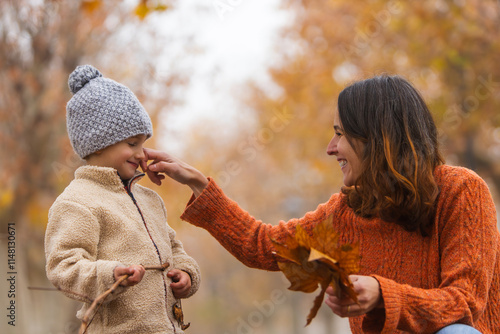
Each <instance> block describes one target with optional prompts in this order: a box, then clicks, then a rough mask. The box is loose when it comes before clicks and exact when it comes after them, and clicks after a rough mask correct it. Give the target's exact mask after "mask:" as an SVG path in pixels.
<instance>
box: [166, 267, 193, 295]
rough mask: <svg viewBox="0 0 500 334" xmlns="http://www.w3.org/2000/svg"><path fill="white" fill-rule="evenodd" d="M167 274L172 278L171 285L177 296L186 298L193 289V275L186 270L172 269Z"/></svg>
mask: <svg viewBox="0 0 500 334" xmlns="http://www.w3.org/2000/svg"><path fill="white" fill-rule="evenodd" d="M167 276H168V277H170V278H171V279H172V283H170V287H171V288H172V292H173V293H174V297H175V298H178V299H179V298H186V297H187V296H188V295H189V290H190V289H191V276H189V274H188V273H187V272H185V271H182V270H179V269H172V270H170V271H169V272H168V273H167Z"/></svg>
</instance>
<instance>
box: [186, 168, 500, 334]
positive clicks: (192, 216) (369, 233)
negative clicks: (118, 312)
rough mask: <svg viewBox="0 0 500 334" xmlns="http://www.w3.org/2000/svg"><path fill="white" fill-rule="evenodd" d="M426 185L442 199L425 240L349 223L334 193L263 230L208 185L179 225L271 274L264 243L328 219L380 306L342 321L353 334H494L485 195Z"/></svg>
mask: <svg viewBox="0 0 500 334" xmlns="http://www.w3.org/2000/svg"><path fill="white" fill-rule="evenodd" d="M434 176H435V179H436V182H437V183H438V185H439V187H440V190H441V192H440V195H439V197H438V199H437V203H436V214H435V218H434V225H433V228H432V232H431V236H429V237H422V236H421V235H420V234H419V233H417V232H407V231H405V230H404V229H403V228H402V227H400V226H399V225H396V224H393V223H388V222H385V221H382V220H381V219H379V218H372V219H366V218H361V217H359V216H356V215H355V214H354V212H353V210H352V209H350V208H349V207H348V206H347V204H346V201H345V197H344V195H342V194H340V193H337V194H334V195H332V197H331V198H330V200H329V201H328V202H326V203H324V204H321V205H319V206H318V207H317V209H316V210H315V211H312V212H309V213H307V214H306V215H305V216H304V217H302V218H300V219H292V220H290V221H288V222H284V221H281V222H279V224H278V225H269V224H264V223H262V222H261V221H258V220H256V219H255V218H254V217H252V216H251V215H249V214H248V213H247V212H245V211H244V210H243V209H241V208H240V207H239V206H238V204H237V203H236V202H234V201H232V200H230V199H229V198H228V197H226V196H225V195H224V193H223V192H222V190H221V189H220V188H219V187H218V186H217V185H216V184H215V183H214V181H213V180H212V179H210V182H209V185H208V187H207V188H206V189H205V190H204V191H203V192H202V194H200V196H198V198H196V199H195V198H194V197H192V198H191V200H190V202H189V203H188V206H187V208H186V210H185V212H184V213H183V215H182V217H181V218H182V219H184V220H186V221H188V222H190V223H192V224H194V225H196V226H200V227H202V228H204V229H206V230H208V231H209V232H210V233H211V234H212V235H213V236H214V237H215V238H216V239H217V240H218V241H219V242H220V243H221V244H222V245H223V246H224V247H225V248H226V249H227V250H228V251H229V252H231V254H233V255H234V256H235V257H236V258H238V259H239V260H240V261H241V262H243V263H244V264H246V265H247V266H249V267H252V268H259V269H265V270H279V268H278V266H277V263H276V258H275V256H274V255H273V253H272V252H273V250H274V249H273V246H272V244H271V242H270V240H269V236H270V237H272V238H274V239H277V240H279V241H284V239H285V236H286V235H288V234H290V235H294V234H295V230H296V226H297V224H300V225H302V226H303V227H304V228H305V229H306V230H307V231H308V232H309V233H311V231H312V229H313V228H314V226H315V225H316V224H318V223H319V222H321V221H323V220H324V219H326V218H327V217H328V216H330V215H332V216H333V224H334V228H335V230H336V231H337V232H338V233H339V235H340V243H359V247H360V253H361V256H362V258H361V271H360V273H359V274H360V275H371V276H373V277H375V278H376V279H377V280H378V281H379V283H380V287H381V291H382V297H383V300H384V305H385V308H383V309H378V310H376V311H372V312H369V313H368V314H366V315H364V316H358V317H352V318H350V319H349V322H350V326H351V330H352V332H353V333H435V332H436V331H437V330H439V329H440V328H442V327H445V326H447V325H449V324H452V323H463V324H467V325H471V326H473V327H474V328H476V329H478V330H479V331H481V333H483V334H489V333H499V328H500V309H499V307H498V306H499V305H500V276H499V273H500V256H499V255H500V248H499V232H498V229H497V219H496V211H495V207H494V204H493V201H492V198H491V194H490V191H489V189H488V187H487V185H486V183H485V182H484V181H483V180H482V179H481V178H480V177H479V176H478V175H477V174H475V173H474V172H472V171H470V170H468V169H465V168H461V167H450V166H439V167H437V168H436V170H435V172H434ZM332 316H333V315H332Z"/></svg>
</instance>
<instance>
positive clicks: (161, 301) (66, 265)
mask: <svg viewBox="0 0 500 334" xmlns="http://www.w3.org/2000/svg"><path fill="white" fill-rule="evenodd" d="M141 177H142V176H141V175H136V177H134V178H133V179H132V180H131V181H130V182H129V184H128V189H129V190H130V194H131V195H132V196H131V195H130V194H129V193H128V191H127V188H126V187H125V186H124V184H123V182H122V180H121V179H120V177H119V176H118V174H117V172H116V170H115V169H113V168H106V167H94V166H84V167H80V168H79V169H77V171H76V172H75V179H74V180H73V181H72V182H71V183H70V184H69V186H68V187H67V188H66V189H65V190H64V192H63V193H62V194H61V195H60V196H59V197H58V198H57V199H56V201H55V202H54V204H53V205H52V207H51V208H50V211H49V222H48V225H47V230H46V235H45V256H46V261H47V263H46V270H47V277H48V278H49V280H50V281H51V282H52V284H54V285H55V286H56V287H58V288H60V289H61V290H62V291H63V292H65V294H66V295H68V296H69V297H70V298H74V299H77V300H80V301H83V302H84V305H83V307H82V308H81V309H80V311H78V313H77V317H78V318H79V319H82V317H83V315H84V313H85V311H86V310H87V308H88V307H89V306H90V304H89V303H88V302H85V300H84V299H83V298H82V297H81V295H83V296H87V297H89V298H91V299H95V298H96V297H97V296H98V295H99V294H101V293H103V292H104V291H106V290H107V289H109V288H110V287H111V285H112V284H113V283H114V282H115V280H114V277H113V270H114V268H115V267H117V266H129V265H133V264H141V265H144V266H156V265H161V264H163V263H165V262H168V263H169V264H170V265H169V267H168V268H167V269H166V270H165V271H163V272H162V271H159V270H147V271H146V273H145V275H144V278H143V279H142V281H141V282H139V284H137V285H135V286H132V287H128V288H124V287H120V288H119V289H118V291H117V292H116V293H114V294H112V295H110V296H108V298H107V299H106V302H105V304H104V305H103V306H101V308H100V309H99V312H97V315H96V317H95V319H94V320H93V321H92V324H91V325H90V326H89V328H88V331H87V332H88V333H106V334H114V333H117V334H118V333H120V334H123V333H134V334H140V333H144V334H152V333H183V331H182V330H181V329H180V326H179V324H178V323H177V321H176V320H175V318H174V316H173V313H172V307H173V305H174V304H175V303H176V301H177V300H176V299H175V298H174V296H173V293H172V289H171V288H170V283H171V279H170V278H168V277H167V272H168V271H170V270H172V269H174V268H176V269H180V270H184V271H186V272H187V273H189V275H190V276H191V281H192V287H191V291H190V295H192V294H193V293H195V292H196V290H197V289H198V286H199V284H200V271H199V266H198V264H197V263H196V262H195V260H194V259H192V258H191V257H189V256H188V255H187V254H186V252H185V251H184V249H183V247H182V244H181V242H180V241H178V240H176V239H175V231H174V230H173V229H172V228H171V227H170V226H169V225H168V224H167V214H166V210H165V207H164V204H163V201H162V199H161V198H160V196H158V194H156V193H155V192H154V191H152V190H150V189H148V188H145V187H142V186H140V185H138V184H136V181H137V180H138V179H140V178H141ZM134 202H135V203H134ZM71 292H75V294H73V293H71Z"/></svg>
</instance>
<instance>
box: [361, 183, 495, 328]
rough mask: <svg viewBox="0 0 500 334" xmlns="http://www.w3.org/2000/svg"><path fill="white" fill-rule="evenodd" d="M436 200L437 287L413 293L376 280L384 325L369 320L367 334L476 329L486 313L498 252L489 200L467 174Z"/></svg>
mask: <svg viewBox="0 0 500 334" xmlns="http://www.w3.org/2000/svg"><path fill="white" fill-rule="evenodd" d="M440 196H444V197H443V199H442V200H440V204H439V205H438V208H437V216H436V217H437V219H436V224H437V227H436V228H435V229H434V231H437V232H436V233H438V236H439V251H440V258H441V261H440V265H441V270H440V272H441V274H440V275H441V280H440V285H439V287H438V288H436V289H421V288H415V287H412V286H409V285H402V284H398V283H396V282H394V281H393V280H390V279H387V278H384V277H380V276H374V277H375V278H376V279H377V280H378V281H379V283H380V287H381V291H382V296H383V299H384V305H385V322H384V324H383V328H377V326H376V324H377V323H379V324H380V318H379V319H377V316H378V317H380V312H378V311H377V312H374V313H373V314H368V315H367V316H366V317H365V320H364V322H363V329H364V330H365V331H367V332H371V331H378V332H380V331H381V332H382V333H393V332H394V331H395V330H396V329H398V330H403V331H407V332H412V333H434V332H436V331H437V330H439V329H441V328H442V327H445V326H447V325H449V324H452V323H463V324H467V325H470V326H474V324H475V321H477V319H478V318H479V317H480V316H481V314H482V313H483V312H484V310H485V308H486V302H487V300H488V291H489V289H490V286H491V282H492V279H493V274H494V270H495V265H496V263H497V260H498V259H497V258H496V257H497V252H498V248H499V234H498V229H497V221H496V211H495V207H494V204H493V200H492V198H491V194H490V192H489V190H488V187H487V185H486V184H485V182H484V181H483V180H482V179H480V178H479V177H478V176H477V175H475V174H472V175H471V174H469V176H467V177H466V178H463V179H462V182H457V183H455V182H454V184H451V182H450V184H448V185H445V186H443V188H442V189H441V195H440Z"/></svg>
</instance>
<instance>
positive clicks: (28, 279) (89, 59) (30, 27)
mask: <svg viewBox="0 0 500 334" xmlns="http://www.w3.org/2000/svg"><path fill="white" fill-rule="evenodd" d="M141 6H142V7H146V8H147V10H146V12H144V10H143V12H141V13H140V12H139V11H140V10H139V9H138V8H139V7H141ZM165 9H167V5H166V3H164V2H162V1H142V0H141V1H139V0H137V2H136V7H135V8H131V6H130V4H129V5H128V6H127V5H126V4H122V2H120V1H98V0H81V1H59V0H46V1H29V0H26V1H25V0H7V1H1V2H0V120H1V122H0V141H1V143H2V145H1V146H0V161H1V163H2V166H1V167H2V168H1V169H0V184H2V187H1V188H0V225H1V229H2V231H1V232H0V233H1V235H2V239H1V240H0V241H1V246H2V249H7V246H6V244H4V242H5V240H6V236H7V224H8V223H10V222H13V223H15V228H16V268H15V270H16V271H17V272H18V276H17V282H16V285H17V294H16V302H17V322H16V327H15V328H13V327H12V326H7V324H6V322H5V321H4V322H2V324H1V326H0V331H1V332H5V331H4V329H5V328H4V327H3V326H7V327H6V328H7V329H9V330H12V329H15V330H16V333H21V332H22V333H28V332H29V333H38V332H40V333H42V332H43V333H47V332H60V331H63V330H64V331H65V332H72V330H71V328H73V327H72V326H74V322H75V321H76V318H75V316H74V315H75V310H76V309H75V307H74V305H73V304H71V303H69V301H68V300H66V297H63V296H62V295H60V296H59V294H58V293H53V295H52V296H48V295H47V294H46V293H43V292H36V293H32V292H28V290H27V289H26V287H27V286H28V285H35V286H40V285H42V286H43V285H46V284H47V281H46V279H45V268H44V257H43V235H44V228H45V224H46V222H47V213H48V209H49V207H50V205H51V204H52V202H53V201H54V199H55V197H56V196H57V195H59V193H60V192H61V191H62V189H63V188H64V187H65V186H66V185H67V184H68V183H69V181H70V180H71V179H72V176H73V171H74V170H75V169H76V168H77V167H78V166H79V165H80V164H81V160H80V159H79V158H78V157H77V156H76V155H75V154H74V153H73V150H72V148H71V145H70V143H69V140H68V138H67V134H66V123H65V115H66V111H65V105H66V103H67V101H68V100H69V99H70V97H71V94H70V92H69V89H68V87H67V80H68V75H69V74H70V73H71V72H72V71H73V70H74V69H75V67H76V66H77V65H80V64H82V63H92V64H96V66H97V67H98V68H99V69H101V70H102V71H103V73H105V74H106V76H110V77H113V75H108V73H109V72H111V70H112V69H113V66H110V65H109V63H111V62H112V63H113V65H115V66H116V67H117V68H119V69H120V70H121V71H122V73H120V75H121V76H122V77H123V78H127V77H130V76H131V74H130V73H140V77H141V80H143V81H139V80H137V78H133V79H135V80H134V82H139V85H138V86H137V85H136V86H134V87H131V88H133V89H135V91H137V92H138V96H139V98H140V99H141V101H143V103H144V104H145V105H148V106H150V107H151V108H150V110H149V111H150V113H151V114H152V115H153V116H154V115H155V114H156V112H157V111H158V110H159V109H160V106H165V105H169V103H171V102H172V101H171V100H170V98H171V94H170V92H169V87H171V86H172V85H174V84H177V83H179V82H181V81H182V79H181V78H180V76H179V75H177V74H175V72H172V73H171V74H168V75H163V76H161V77H159V76H158V75H157V74H158V73H157V72H156V71H155V68H154V67H153V66H152V64H153V60H152V59H151V57H150V56H151V54H149V53H145V54H142V55H141V56H140V58H141V62H137V63H136V62H134V60H135V59H134V55H135V51H134V50H136V47H135V46H134V47H130V46H129V45H127V43H129V42H130V40H127V39H124V38H123V36H122V35H120V34H121V33H122V31H123V30H124V29H126V28H129V29H130V27H134V26H135V27H136V29H138V28H137V27H140V26H141V25H142V23H141V21H142V20H144V19H145V16H146V15H147V14H150V13H152V12H153V11H163V10H165ZM145 34H146V33H145ZM147 34H148V36H150V37H151V38H153V37H152V35H151V34H150V32H147ZM131 36H133V35H131ZM145 37H146V36H145ZM120 43H121V44H120ZM110 55H112V57H114V58H113V60H112V61H111V60H109V57H110ZM106 57H108V58H106ZM148 57H149V58H148ZM117 59H120V61H119V62H117V61H116V60H117ZM117 63H118V64H119V67H118V65H116V64H117ZM100 64H102V65H103V66H102V67H101V66H100ZM106 65H107V66H106ZM136 66H141V68H140V71H137V68H136ZM107 68H108V69H111V70H110V71H109V72H108V71H107V70H106V69H107ZM115 72H118V71H116V70H115ZM123 72H124V73H123ZM136 76H138V75H137V74H136ZM117 80H118V81H122V82H123V81H124V80H120V79H117ZM148 80H151V82H149V83H147V84H146V83H145V82H146V81H148ZM160 86H161V89H162V95H161V98H160V97H158V94H157V95H155V96H154V97H149V96H148V97H145V96H144V91H145V90H147V89H151V88H152V87H156V89H157V90H158V87H160ZM153 100H154V101H156V104H155V103H153ZM4 246H5V247H4ZM2 254H4V253H3V252H2ZM4 272H7V270H4ZM4 284H6V283H2V284H0V286H1V287H2V290H3V291H7V290H6V289H3V287H4ZM47 297H49V298H47ZM59 297H60V298H59ZM33 304H34V305H36V306H35V307H33ZM41 304H43V305H45V306H46V307H45V308H40V307H39V306H40V305H41ZM62 305H73V306H68V307H61V306H62ZM46 311H50V312H52V313H51V314H50V315H48V314H47V313H46ZM7 329H6V330H7Z"/></svg>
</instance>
